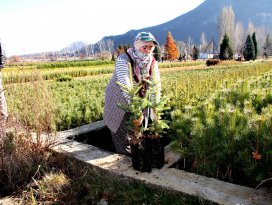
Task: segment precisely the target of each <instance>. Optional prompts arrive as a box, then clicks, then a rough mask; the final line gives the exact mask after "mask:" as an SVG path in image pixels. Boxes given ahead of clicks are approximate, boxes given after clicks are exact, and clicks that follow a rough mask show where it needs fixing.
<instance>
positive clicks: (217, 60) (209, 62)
mask: <svg viewBox="0 0 272 205" xmlns="http://www.w3.org/2000/svg"><path fill="white" fill-rule="evenodd" d="M219 63H220V60H219V59H208V60H207V61H206V65H207V66H211V65H217V64H219Z"/></svg>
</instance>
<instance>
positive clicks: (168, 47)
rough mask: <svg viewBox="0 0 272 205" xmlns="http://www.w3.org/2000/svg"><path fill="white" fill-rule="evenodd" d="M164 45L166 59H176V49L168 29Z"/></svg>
mask: <svg viewBox="0 0 272 205" xmlns="http://www.w3.org/2000/svg"><path fill="white" fill-rule="evenodd" d="M164 47H165V54H166V55H165V58H166V60H176V59H177V58H178V55H179V53H178V49H177V46H176V44H175V42H174V39H173V37H172V34H171V32H170V31H168V34H167V38H166V43H165V45H164Z"/></svg>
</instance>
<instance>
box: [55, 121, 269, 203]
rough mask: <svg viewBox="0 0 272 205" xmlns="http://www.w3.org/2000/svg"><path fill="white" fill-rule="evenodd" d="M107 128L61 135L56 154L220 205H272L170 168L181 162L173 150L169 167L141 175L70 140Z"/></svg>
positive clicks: (257, 193)
mask: <svg viewBox="0 0 272 205" xmlns="http://www.w3.org/2000/svg"><path fill="white" fill-rule="evenodd" d="M103 126H105V124H104V122H103V121H99V122H96V123H93V124H90V125H84V126H82V127H78V128H75V129H71V130H67V131H63V132H59V133H58V139H59V141H58V143H57V144H56V145H55V146H54V147H53V150H55V151H57V152H59V153H63V154H66V155H70V156H73V157H75V158H77V159H79V160H81V161H83V162H86V163H87V164H88V165H89V166H92V167H93V169H94V170H96V171H98V172H103V173H105V172H106V173H107V174H109V175H111V176H113V177H116V179H120V180H121V179H122V180H137V181H138V182H141V183H144V184H146V185H148V186H154V187H159V188H162V189H167V190H171V191H175V192H180V193H184V194H189V195H193V196H197V197H200V198H204V199H207V200H209V201H212V202H215V203H218V204H226V205H238V204H239V205H242V204H243V205H246V204H258V205H271V204H272V196H271V195H270V194H269V193H266V192H265V191H262V190H256V189H253V188H248V187H244V186H239V185H234V184H231V183H226V182H223V181H219V180H216V179H213V178H208V177H204V176H200V175H196V174H193V173H188V172H185V171H182V170H178V169H175V168H168V167H169V166H170V165H171V164H173V163H174V162H176V161H177V160H178V158H179V157H178V155H176V154H175V153H173V152H172V151H171V150H170V149H169V147H166V148H165V159H166V161H167V162H168V164H165V166H164V167H163V168H162V169H152V172H151V173H141V172H138V171H136V170H134V169H133V168H132V166H131V158H130V157H127V156H123V155H119V154H115V153H111V152H108V151H105V150H102V149H100V148H97V147H94V146H92V145H88V144H83V143H80V142H77V141H74V140H72V139H68V138H71V137H73V136H77V135H79V134H83V133H87V132H90V131H93V130H96V129H101V128H102V127H103Z"/></svg>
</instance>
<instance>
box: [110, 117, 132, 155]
mask: <svg viewBox="0 0 272 205" xmlns="http://www.w3.org/2000/svg"><path fill="white" fill-rule="evenodd" d="M128 119H129V114H128V113H126V114H125V115H124V118H123V120H122V122H121V124H120V127H119V128H118V129H117V131H116V133H113V132H111V138H112V142H113V145H114V147H115V151H116V153H118V154H125V155H128V156H130V146H129V139H128V129H127V121H128Z"/></svg>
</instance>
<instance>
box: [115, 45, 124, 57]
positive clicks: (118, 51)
mask: <svg viewBox="0 0 272 205" xmlns="http://www.w3.org/2000/svg"><path fill="white" fill-rule="evenodd" d="M124 52H125V49H124V45H122V44H120V45H119V46H118V49H117V54H118V55H119V54H121V53H124Z"/></svg>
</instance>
